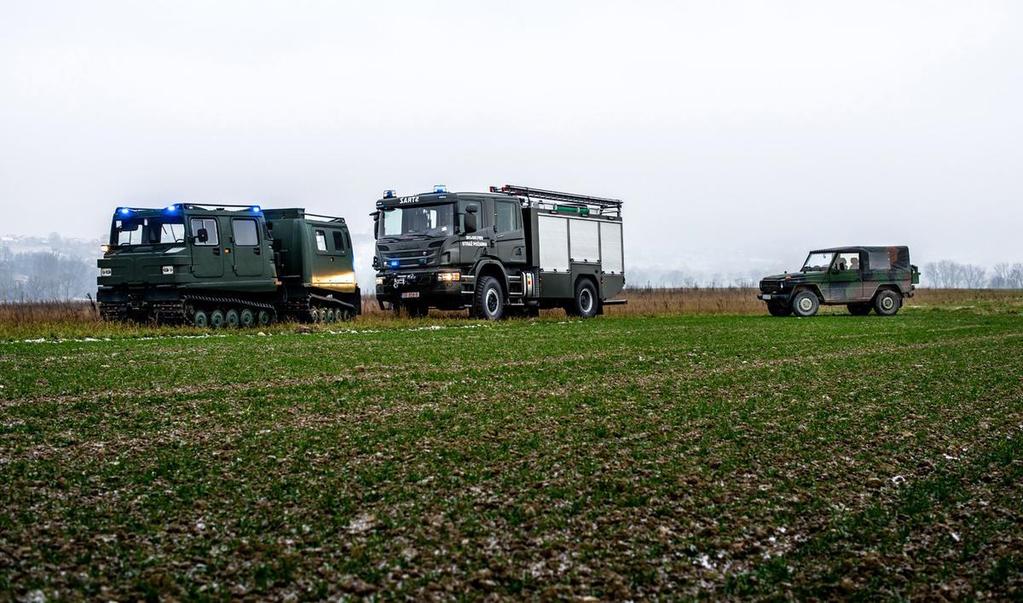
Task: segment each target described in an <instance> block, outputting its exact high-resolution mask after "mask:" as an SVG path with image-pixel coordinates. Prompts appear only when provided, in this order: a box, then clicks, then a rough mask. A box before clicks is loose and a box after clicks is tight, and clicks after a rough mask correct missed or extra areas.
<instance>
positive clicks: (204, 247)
mask: <svg viewBox="0 0 1023 603" xmlns="http://www.w3.org/2000/svg"><path fill="white" fill-rule="evenodd" d="M188 228H189V231H190V233H191V234H190V236H191V243H192V274H193V275H194V276H196V277H199V278H212V277H220V276H224V256H223V253H222V250H221V248H220V227H219V224H218V220H217V218H215V217H208V218H192V219H190V220H189V221H188Z"/></svg>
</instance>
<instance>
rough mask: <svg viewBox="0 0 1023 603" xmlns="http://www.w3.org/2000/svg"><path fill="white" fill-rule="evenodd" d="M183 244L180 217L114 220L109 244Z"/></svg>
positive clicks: (182, 220) (183, 233)
mask: <svg viewBox="0 0 1023 603" xmlns="http://www.w3.org/2000/svg"><path fill="white" fill-rule="evenodd" d="M184 242H185V221H184V219H182V218H181V216H166V217H164V216H160V217H155V216H154V217H148V218H142V217H132V218H119V219H117V220H114V228H113V232H112V233H111V238H110V244H111V245H114V246H117V247H136V246H142V245H171V244H174V243H184Z"/></svg>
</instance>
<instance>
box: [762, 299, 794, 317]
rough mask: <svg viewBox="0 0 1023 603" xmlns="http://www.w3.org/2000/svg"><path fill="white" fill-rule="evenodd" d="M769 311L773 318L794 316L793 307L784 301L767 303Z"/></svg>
mask: <svg viewBox="0 0 1023 603" xmlns="http://www.w3.org/2000/svg"><path fill="white" fill-rule="evenodd" d="M767 311H768V312H770V313H771V316H789V315H790V314H792V306H790V305H788V303H786V302H783V301H769V302H767Z"/></svg>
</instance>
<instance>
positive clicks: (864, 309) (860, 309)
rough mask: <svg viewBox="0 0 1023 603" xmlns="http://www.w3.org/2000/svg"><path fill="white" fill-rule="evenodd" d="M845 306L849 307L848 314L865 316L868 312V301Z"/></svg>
mask: <svg viewBox="0 0 1023 603" xmlns="http://www.w3.org/2000/svg"><path fill="white" fill-rule="evenodd" d="M846 307H847V308H849V314H852V315H853V316H866V315H867V314H870V304H869V303H857V304H848V305H847V306H846Z"/></svg>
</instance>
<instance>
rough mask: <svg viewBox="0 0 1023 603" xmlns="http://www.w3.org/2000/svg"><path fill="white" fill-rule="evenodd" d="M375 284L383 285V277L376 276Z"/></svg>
mask: <svg viewBox="0 0 1023 603" xmlns="http://www.w3.org/2000/svg"><path fill="white" fill-rule="evenodd" d="M377 284H378V285H383V284H384V277H382V276H378V277H377Z"/></svg>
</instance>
